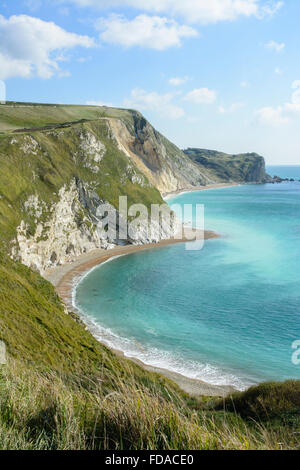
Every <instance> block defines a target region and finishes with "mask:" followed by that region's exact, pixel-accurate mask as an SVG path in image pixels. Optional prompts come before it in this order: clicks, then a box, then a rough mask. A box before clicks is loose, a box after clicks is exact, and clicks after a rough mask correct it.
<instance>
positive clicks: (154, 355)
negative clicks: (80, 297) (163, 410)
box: [73, 258, 257, 390]
mask: <svg viewBox="0 0 300 470" xmlns="http://www.w3.org/2000/svg"><path fill="white" fill-rule="evenodd" d="M111 259H115V258H111ZM108 261H110V260H108ZM89 273H90V271H89ZM89 273H87V274H89ZM87 274H86V275H87ZM84 277H85V276H84ZM81 280H82V279H81ZM77 286H78V284H77ZM77 286H74V289H73V292H74V294H73V306H74V307H75V308H76V310H77V311H78V312H79V314H80V317H81V319H82V320H83V321H84V323H85V324H86V326H87V327H88V329H89V330H90V332H91V333H92V335H93V336H94V337H95V338H96V339H97V340H98V341H100V342H101V343H102V344H104V345H106V346H107V347H109V348H111V349H115V350H117V351H121V352H122V353H123V354H124V356H125V357H127V358H128V359H130V358H131V359H138V360H139V361H141V362H143V363H144V364H145V365H148V366H152V367H157V368H160V369H166V370H169V371H171V372H175V373H178V374H181V375H183V376H185V377H188V378H190V379H197V380H201V381H204V382H207V383H209V384H211V385H220V386H226V385H228V386H233V387H234V388H236V389H238V390H245V389H247V388H248V387H249V386H251V385H254V384H255V383H257V382H255V381H254V380H253V381H252V380H249V379H247V378H242V377H240V376H238V375H236V374H235V373H233V372H230V371H224V370H222V369H221V368H219V367H217V366H215V365H212V364H209V363H200V362H198V361H193V360H185V359H184V358H182V357H181V356H179V355H176V354H175V353H171V352H170V351H164V350H160V349H158V348H155V347H150V346H145V345H142V344H140V343H139V342H138V341H137V340H135V339H128V338H124V337H122V336H120V335H118V334H116V333H115V332H113V331H112V330H111V329H110V328H105V327H103V326H101V325H100V324H99V321H98V320H97V319H96V318H94V317H93V316H92V315H90V314H89V313H88V312H84V311H82V310H81V309H80V307H79V306H78V305H77V303H76V287H77Z"/></svg>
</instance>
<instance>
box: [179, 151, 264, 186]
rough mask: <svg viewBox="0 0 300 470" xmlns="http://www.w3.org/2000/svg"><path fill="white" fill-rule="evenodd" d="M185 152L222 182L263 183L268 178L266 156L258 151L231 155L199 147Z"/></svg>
mask: <svg viewBox="0 0 300 470" xmlns="http://www.w3.org/2000/svg"><path fill="white" fill-rule="evenodd" d="M184 152H185V154H186V155H187V156H188V157H189V158H190V159H191V160H192V161H193V162H194V163H196V164H197V165H199V166H200V167H201V168H205V170H206V171H207V172H208V173H209V174H210V175H211V176H212V177H213V176H214V177H215V178H217V179H218V180H219V181H222V182H240V183H255V182H256V183H262V182H264V181H266V180H267V179H268V176H267V175H266V169H265V161H264V158H263V157H261V156H260V155H258V154H257V153H245V154H238V155H229V154H227V153H223V152H217V151H215V150H205V149H197V148H189V149H187V150H185V151H184Z"/></svg>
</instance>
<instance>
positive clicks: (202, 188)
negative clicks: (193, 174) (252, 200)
mask: <svg viewBox="0 0 300 470" xmlns="http://www.w3.org/2000/svg"><path fill="white" fill-rule="evenodd" d="M234 186H241V184H240V183H215V184H208V185H206V186H195V187H191V188H188V189H178V190H177V191H172V192H170V193H162V197H163V198H164V200H165V201H167V200H168V199H171V198H172V197H175V196H179V194H185V193H194V192H197V191H207V190H208V189H221V188H231V187H234Z"/></svg>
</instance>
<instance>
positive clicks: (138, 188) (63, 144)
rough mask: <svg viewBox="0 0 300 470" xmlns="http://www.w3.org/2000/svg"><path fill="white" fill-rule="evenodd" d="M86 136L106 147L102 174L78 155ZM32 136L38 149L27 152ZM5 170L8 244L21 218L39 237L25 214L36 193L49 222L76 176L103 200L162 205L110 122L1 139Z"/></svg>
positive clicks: (0, 216) (3, 222)
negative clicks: (113, 133) (118, 143)
mask: <svg viewBox="0 0 300 470" xmlns="http://www.w3.org/2000/svg"><path fill="white" fill-rule="evenodd" d="M50 109H51V108H50ZM0 110H1V108H0ZM87 132H88V133H90V134H92V135H93V136H95V137H96V138H97V139H99V140H100V141H101V142H102V143H103V144H104V145H105V148H106V153H105V155H104V157H103V159H102V160H101V163H100V165H99V171H98V172H97V173H95V172H93V171H92V170H91V169H90V168H89V167H88V166H87V165H86V164H85V160H84V159H85V155H84V153H82V152H80V151H79V149H80V143H81V141H80V135H81V134H82V133H87ZM28 138H33V139H34V141H35V142H36V143H37V144H38V146H37V147H36V149H35V150H34V151H33V152H28V153H27V154H26V153H24V147H25V148H26V146H27V145H28V143H27V142H28ZM0 167H1V172H0V240H2V241H3V240H4V241H6V242H8V241H10V240H12V239H13V238H14V237H15V234H16V228H17V227H18V226H19V224H20V222H21V220H24V221H25V222H26V223H27V224H28V225H29V227H30V232H29V233H28V235H32V234H33V233H34V231H35V227H36V219H37V217H36V215H35V214H30V213H28V212H26V211H25V210H24V205H25V202H26V201H27V200H28V198H29V197H30V196H31V195H37V196H38V197H39V199H40V200H41V201H43V204H44V205H46V206H45V211H44V214H43V217H45V218H47V217H48V216H49V213H50V209H51V206H52V204H53V203H56V202H57V201H58V192H59V190H60V188H61V187H62V186H64V185H69V184H70V182H71V180H72V179H74V178H78V179H79V180H80V181H82V182H84V183H88V184H90V185H91V186H92V188H93V190H94V191H95V192H96V193H97V195H98V196H99V197H100V198H101V199H102V200H106V201H108V202H110V203H111V204H112V205H114V206H115V207H118V201H119V196H122V195H127V196H128V203H129V204H133V203H135V202H137V201H139V202H141V203H144V204H145V205H146V206H150V204H155V203H162V202H163V201H162V198H161V196H160V194H159V192H158V191H157V190H156V189H155V188H154V187H153V186H151V185H150V184H149V183H148V181H147V179H146V178H145V177H144V175H142V174H141V173H140V172H139V170H138V169H137V168H136V167H135V165H134V164H133V163H131V162H129V161H128V158H127V157H126V156H125V155H124V153H123V152H121V151H120V150H119V149H118V148H117V146H116V144H115V142H114V141H113V140H112V139H110V137H109V135H108V126H107V123H106V121H105V120H98V121H91V122H86V123H83V124H76V125H73V126H71V127H70V128H67V129H63V130H60V131H59V130H55V131H49V132H39V131H37V132H30V133H26V134H25V135H24V134H22V135H19V134H16V135H13V136H11V135H5V136H2V137H1V138H0ZM133 175H138V176H139V177H140V178H142V179H143V181H144V182H145V184H144V185H143V186H142V185H140V184H137V183H135V182H134V179H133V178H132V176H133ZM8 181H9V184H8Z"/></svg>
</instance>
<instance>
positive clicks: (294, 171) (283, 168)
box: [266, 165, 300, 180]
mask: <svg viewBox="0 0 300 470" xmlns="http://www.w3.org/2000/svg"><path fill="white" fill-rule="evenodd" d="M266 169H267V172H268V173H269V175H271V176H280V177H281V178H289V179H298V180H299V179H300V165H299V166H291V165H279V166H272V165H267V167H266Z"/></svg>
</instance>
